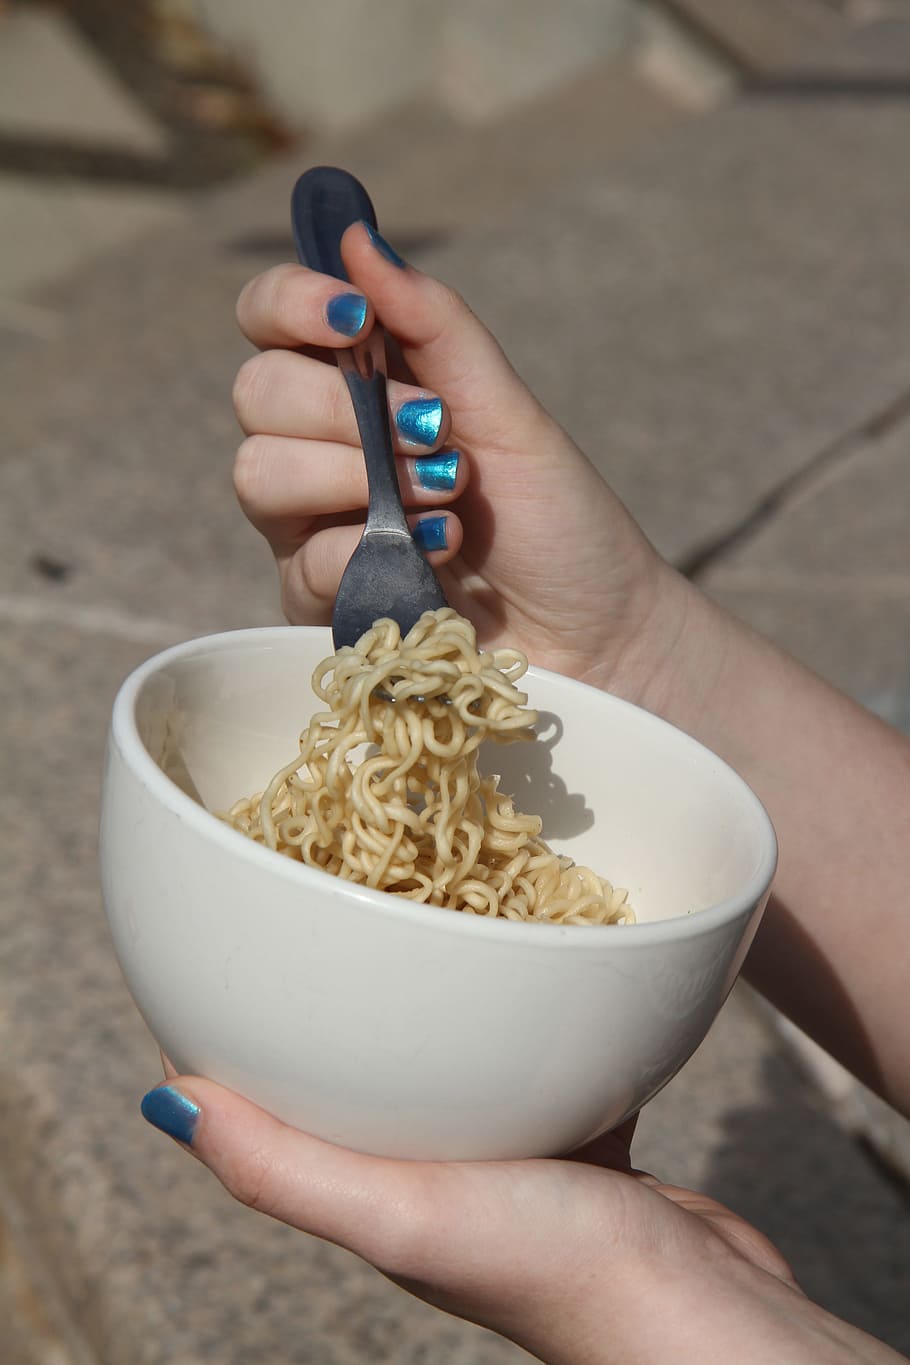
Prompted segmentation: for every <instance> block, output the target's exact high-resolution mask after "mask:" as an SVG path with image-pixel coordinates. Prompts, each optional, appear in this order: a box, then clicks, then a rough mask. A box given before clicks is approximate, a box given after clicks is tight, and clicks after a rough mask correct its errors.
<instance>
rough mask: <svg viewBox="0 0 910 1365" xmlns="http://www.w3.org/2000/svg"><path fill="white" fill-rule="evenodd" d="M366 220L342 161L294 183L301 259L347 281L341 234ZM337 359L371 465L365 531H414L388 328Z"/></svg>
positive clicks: (371, 217) (368, 207) (371, 218)
mask: <svg viewBox="0 0 910 1365" xmlns="http://www.w3.org/2000/svg"><path fill="white" fill-rule="evenodd" d="M362 221H366V222H368V223H369V224H370V226H371V227H374V228H375V227H376V211H375V209H374V208H373V205H372V202H371V200H370V196H369V195H368V194H367V192H366V190H365V189H364V188H363V186H362V185H361V183H360V181H359V180H356V179H355V178H354V176H353V175H351V174H350V172H349V171H344V170H342V169H341V168H340V167H338V166H313V167H312V168H311V169H310V170H308V171H305V172H304V173H303V175H302V176H301V177H300V178H299V180H298V181H297V183H296V185H295V186H294V189H293V192H292V194H291V226H292V229H293V232H294V244H295V246H296V248H297V255H298V257H299V258H300V261H301V262H302V264H303V265H306V266H309V268H310V269H311V270H318V271H319V272H320V273H321V274H323V275H333V276H334V277H335V278H336V279H339V280H348V274H347V271H346V270H345V268H344V262H343V261H342V259H341V239H342V237H343V236H344V234H345V232H346V230H347V229H348V228H349V227H350V226H351V224H352V223H358V222H362ZM335 359H336V360H337V362H338V368H339V369H340V370H341V372H342V374H343V375H344V378H345V382H346V383H347V386H348V391H349V393H350V395H351V402H352V403H353V405H354V415H355V416H356V418H357V429H358V431H359V432H360V443H361V445H362V446H363V457H364V460H365V461H366V465H367V475H368V481H369V488H370V501H369V507H368V510H367V523H366V534H369V532H370V531H371V530H383V531H400V532H402V533H403V534H404V535H406V536H410V534H411V532H410V528H409V527H408V523H407V520H406V518H405V514H404V509H403V507H402V505H401V494H400V492H399V490H398V474H397V471H396V466H395V454H394V451H393V447H392V435H391V431H390V428H389V409H388V398H387V386H386V360H385V333H384V332H383V330H382V328H381V327H380V326H379V324H378V323H377V324H376V326H374V328H373V330H372V332H371V333H370V335H369V336H368V337H366V338H365V339H364V340H363V341H359V342H358V343H357V344H356V345H355V346H351V347H344V348H342V349H340V350H337V351H336V352H335Z"/></svg>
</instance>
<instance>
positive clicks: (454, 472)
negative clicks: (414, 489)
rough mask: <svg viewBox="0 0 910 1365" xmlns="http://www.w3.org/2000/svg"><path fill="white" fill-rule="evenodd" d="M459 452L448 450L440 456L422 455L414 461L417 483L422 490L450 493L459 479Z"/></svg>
mask: <svg viewBox="0 0 910 1365" xmlns="http://www.w3.org/2000/svg"><path fill="white" fill-rule="evenodd" d="M458 458H459V457H458V451H457V450H447V451H445V452H444V453H443V454H440V455H422V456H421V457H420V459H419V460H415V461H414V469H415V471H416V473H417V482H418V483H419V484H420V486H421V488H431V489H432V490H433V491H434V492H445V493H450V492H451V491H452V489H453V488H454V487H455V480H456V478H457V477H458Z"/></svg>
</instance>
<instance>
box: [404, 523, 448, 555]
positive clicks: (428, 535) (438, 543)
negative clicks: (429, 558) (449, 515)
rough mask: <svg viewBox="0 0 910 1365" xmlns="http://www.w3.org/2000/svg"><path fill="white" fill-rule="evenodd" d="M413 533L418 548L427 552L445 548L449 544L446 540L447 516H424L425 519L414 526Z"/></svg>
mask: <svg viewBox="0 0 910 1365" xmlns="http://www.w3.org/2000/svg"><path fill="white" fill-rule="evenodd" d="M411 535H412V536H413V537H414V541H415V543H416V545H417V548H418V549H420V550H423V551H424V552H425V553H426V552H427V551H429V550H444V549H445V548H446V545H447V544H448V542H447V540H446V518H445V517H424V519H423V521H418V523H417V525H416V526H415V527H413V529H412V531H411Z"/></svg>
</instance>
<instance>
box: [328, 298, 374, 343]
mask: <svg viewBox="0 0 910 1365" xmlns="http://www.w3.org/2000/svg"><path fill="white" fill-rule="evenodd" d="M325 318H326V322H327V323H328V324H329V326H330V327H331V329H332V331H333V332H340V333H341V335H342V336H346V337H355V336H356V335H357V333H358V332H359V331H360V329H361V327H362V326H363V324H364V323H365V322H366V319H367V301H366V299H365V298H364V297H363V295H362V294H336V295H335V297H334V298H332V299H329V301H328V303H327V304H326V306H325Z"/></svg>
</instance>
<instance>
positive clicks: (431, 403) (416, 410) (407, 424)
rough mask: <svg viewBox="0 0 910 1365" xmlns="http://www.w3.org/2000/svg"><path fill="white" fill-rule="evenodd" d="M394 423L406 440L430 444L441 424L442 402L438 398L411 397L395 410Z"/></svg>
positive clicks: (420, 444)
mask: <svg viewBox="0 0 910 1365" xmlns="http://www.w3.org/2000/svg"><path fill="white" fill-rule="evenodd" d="M395 425H396V426H397V427H398V430H399V431H400V433H401V435H402V436H403V437H404V439H405V440H406V441H410V442H412V444H414V445H418V446H431V445H433V443H434V442H435V441H436V439H437V437H438V436H439V428H440V427H441V426H442V403H441V402H440V401H439V399H438V398H412V399H411V401H410V402H409V403H402V405H401V407H400V408H399V409H398V411H397V412H396V414H395Z"/></svg>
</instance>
